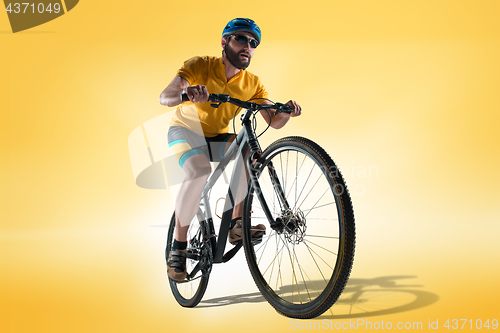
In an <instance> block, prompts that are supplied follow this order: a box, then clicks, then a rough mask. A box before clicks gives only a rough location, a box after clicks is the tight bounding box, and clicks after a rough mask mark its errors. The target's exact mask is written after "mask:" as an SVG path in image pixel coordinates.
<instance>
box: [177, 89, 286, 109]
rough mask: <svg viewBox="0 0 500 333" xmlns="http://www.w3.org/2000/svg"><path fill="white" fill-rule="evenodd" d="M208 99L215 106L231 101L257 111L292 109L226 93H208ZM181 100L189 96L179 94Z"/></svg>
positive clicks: (187, 99)
mask: <svg viewBox="0 0 500 333" xmlns="http://www.w3.org/2000/svg"><path fill="white" fill-rule="evenodd" d="M208 100H209V101H210V102H212V104H210V105H211V106H212V107H214V108H217V107H219V105H220V104H221V103H231V104H234V105H236V106H239V107H241V108H243V109H249V110H252V111H259V110H266V109H274V110H275V114H278V113H280V112H285V113H292V112H293V110H292V109H291V108H290V107H289V106H288V105H286V104H283V103H272V104H265V105H262V104H257V103H255V102H250V101H242V100H240V99H237V98H233V97H231V96H229V95H226V94H210V95H209V96H208ZM181 101H182V102H187V101H189V98H188V96H187V94H186V93H182V94H181Z"/></svg>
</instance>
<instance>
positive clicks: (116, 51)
mask: <svg viewBox="0 0 500 333" xmlns="http://www.w3.org/2000/svg"><path fill="white" fill-rule="evenodd" d="M499 13H500V2H498V1H451V0H450V1H448V0H446V1H427V0H425V1H390V0H382V1H371V0H370V1H368V0H366V1H300V2H299V1H290V2H278V1H260V0H257V1H252V2H228V1H224V2H223V1H219V0H215V1H210V2H203V3H201V2H200V3H198V2H185V1H177V2H175V1H159V0H151V1H143V2H140V1H127V0H124V1H108V2H106V1H96V0H83V1H80V3H79V4H78V5H77V6H76V7H75V8H74V9H73V10H72V11H71V12H69V13H67V14H65V15H64V16H62V17H60V18H58V19H56V20H54V21H51V22H48V23H46V24H44V25H41V26H38V27H36V28H33V29H31V30H27V31H25V32H20V33H16V34H12V33H11V32H10V26H9V22H8V19H7V14H6V13H3V14H2V13H0V66H1V67H0V110H1V131H0V136H1V141H0V142H1V175H2V177H1V189H2V191H1V198H0V199H1V201H0V202H1V212H2V215H1V229H0V244H1V245H0V265H1V275H0V282H1V294H0V301H1V304H0V306H1V308H0V309H1V312H0V332H139V331H143V332H170V331H173V330H174V329H176V328H177V329H181V328H184V329H185V330H189V331H198V330H203V331H213V332H215V331H216V330H219V329H222V330H223V331H235V330H238V331H241V332H254V331H256V330H258V331H261V332H276V331H277V330H280V331H282V330H283V331H287V330H290V321H289V319H288V318H285V317H282V316H280V315H278V314H277V313H276V312H275V311H274V310H272V308H271V307H270V306H269V305H268V304H267V303H266V302H264V301H263V300H262V298H261V297H259V294H258V292H257V289H256V287H255V285H254V284H253V281H252V279H251V276H250V274H249V272H248V269H247V268H246V263H245V259H244V256H243V254H242V253H239V254H238V256H237V258H236V259H234V260H233V261H231V262H229V263H227V264H224V265H218V266H215V267H214V270H213V274H212V276H211V280H210V282H209V287H208V290H207V293H206V295H205V297H204V300H205V302H202V303H201V304H200V305H199V306H198V307H197V308H195V309H184V308H181V307H180V306H179V305H177V303H176V302H175V300H174V299H173V297H172V295H171V293H170V290H169V287H168V283H167V279H166V276H165V268H164V259H163V255H162V252H163V246H164V241H165V233H166V228H165V227H164V225H165V224H166V222H167V221H168V219H169V217H170V214H171V212H172V202H171V199H170V195H169V194H168V192H167V191H160V190H145V189H141V188H139V187H137V186H136V185H135V183H134V179H133V176H132V171H131V165H130V160H129V154H128V147H127V138H128V135H129V134H130V133H131V132H132V130H133V129H134V128H136V127H138V126H140V125H141V124H142V123H144V122H145V121H147V120H149V119H151V118H153V117H156V116H158V115H160V114H162V113H164V112H167V111H170V109H168V108H165V107H162V106H160V105H159V104H158V96H159V94H160V92H161V91H162V90H163V88H164V87H165V86H166V85H167V84H168V83H169V82H170V80H171V78H172V77H173V75H174V74H175V71H176V69H177V68H178V67H179V66H180V65H181V64H182V62H183V61H184V60H185V59H187V58H189V57H191V56H194V55H206V54H207V55H218V54H220V42H219V41H220V35H221V31H222V28H223V26H224V24H225V23H226V22H227V21H229V20H230V19H232V18H234V17H237V16H244V17H245V16H246V17H251V18H253V19H254V20H256V22H257V23H258V24H259V25H260V27H261V29H262V31H263V37H262V44H261V46H259V48H258V49H257V50H256V52H255V56H254V58H253V60H252V64H251V66H250V70H251V71H252V72H254V73H256V74H257V75H259V76H260V77H261V79H262V81H263V82H264V84H265V85H266V88H267V89H268V91H269V93H270V97H271V98H272V99H274V100H277V101H283V102H285V101H286V100H288V99H295V100H297V101H298V102H299V103H300V104H301V105H302V108H303V110H304V113H303V116H302V117H301V118H300V119H294V120H292V121H291V122H290V123H289V125H287V126H286V127H285V128H284V129H282V130H280V131H274V132H269V134H266V135H265V136H264V137H263V140H262V143H263V146H265V145H267V144H269V143H270V142H272V140H274V139H275V138H277V137H280V136H287V135H301V136H305V137H308V138H311V139H313V140H315V141H317V142H318V143H320V144H321V145H322V146H323V147H324V148H325V149H326V150H327V151H328V152H329V153H330V155H332V157H333V158H334V160H335V161H336V162H337V164H339V165H340V167H341V168H342V170H343V171H344V175H345V178H346V180H347V183H348V185H349V187H350V189H351V192H352V198H353V204H354V209H355V215H356V223H357V247H356V257H355V263H354V268H353V271H352V274H351V282H350V283H349V285H348V287H347V289H346V293H345V294H344V295H343V297H344V299H343V301H342V299H341V300H340V301H339V302H338V304H336V305H334V306H333V307H332V309H331V311H329V312H327V313H325V315H324V316H323V317H320V318H319V319H318V320H322V319H328V320H334V321H335V322H337V321H338V322H344V321H346V320H347V321H349V319H352V320H356V319H359V318H364V319H369V320H371V321H373V322H375V321H378V322H380V321H381V320H383V321H384V322H388V321H390V322H393V323H396V322H413V321H421V322H423V324H424V328H425V327H427V325H428V321H429V319H431V320H432V321H435V320H439V324H440V325H441V326H442V324H444V321H445V320H446V319H453V318H457V319H460V318H463V319H473V320H474V323H475V320H476V319H482V320H483V322H484V321H486V319H490V320H491V319H493V318H496V319H500V318H499V317H500V315H499V305H498V299H499V298H500V291H499V288H498V280H499V278H500V268H499V267H500V266H499V265H498V262H499V259H500V255H499V245H498V235H499V231H500V228H499V224H498V222H499V217H500V209H499V203H500V200H499V199H500V195H499V194H500V191H499V190H498V187H499V186H500V174H499V173H498V164H499V162H500V158H499V156H500V154H499V149H498V144H499V142H500V131H499V130H500V94H499V92H498V91H499V88H500V62H499V59H500V20H498V14H499ZM363 170H364V171H363ZM369 170H371V173H369V172H368V171H369ZM360 287H362V289H363V290H366V291H367V292H365V294H364V295H363V296H361V297H360V298H358V300H357V301H356V302H351V303H350V301H349V299H350V298H349V297H350V294H351V295H352V294H353V291H355V290H358V289H356V288H360ZM401 295H403V296H401ZM405 304H406V305H407V306H406V307H405ZM408 304H409V305H408ZM207 327H208V329H207ZM441 329H444V328H441Z"/></svg>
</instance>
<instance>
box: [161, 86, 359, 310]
mask: <svg viewBox="0 0 500 333" xmlns="http://www.w3.org/2000/svg"><path fill="white" fill-rule="evenodd" d="M184 99H187V97H184ZM209 101H210V102H212V104H211V105H212V106H213V107H218V106H219V105H220V104H221V103H231V104H234V105H236V106H238V107H239V108H242V109H244V113H243V115H242V116H241V124H242V129H241V131H240V132H239V133H238V134H237V136H236V139H235V140H234V141H233V142H232V144H231V145H230V147H229V148H228V149H227V151H226V153H225V154H224V157H223V158H222V160H221V161H220V163H219V164H218V166H217V167H216V168H215V170H214V171H213V172H212V174H211V176H210V178H209V179H208V181H207V184H206V185H205V187H204V189H203V191H202V195H201V202H200V208H199V210H198V212H197V214H196V216H195V217H194V220H193V221H192V222H191V224H190V227H189V231H188V238H187V239H188V248H187V259H186V269H187V273H188V275H187V277H186V279H185V280H184V281H181V282H176V281H174V280H171V279H169V283H170V287H171V289H172V292H173V295H174V297H175V299H176V300H177V302H178V303H179V304H180V305H182V306H184V307H194V306H196V305H197V304H198V303H199V302H200V301H201V299H202V297H203V295H204V293H205V290H206V288H207V284H208V279H209V275H210V272H211V269H212V265H213V264H217V263H224V262H227V261H228V260H230V259H231V258H233V257H234V255H235V254H236V253H237V252H238V251H239V250H240V248H241V247H243V248H244V251H245V257H246V260H247V263H248V267H249V268H250V272H251V274H252V277H253V279H254V281H255V283H256V285H257V287H258V289H259V290H260V292H261V293H262V295H263V296H264V298H265V299H266V300H267V301H268V302H269V303H270V304H271V305H272V306H273V307H274V308H275V309H276V310H277V311H278V312H279V313H281V314H283V315H285V316H288V317H293V318H301V319H306V318H314V317H317V316H319V315H321V314H322V313H324V312H325V311H327V310H328V309H329V308H330V307H331V306H332V305H333V304H334V303H335V302H336V301H337V299H338V298H339V296H340V294H341V293H342V291H343V289H344V287H345V285H346V283H347V280H348V278H349V274H350V271H351V267H352V264H353V259H354V247H355V225H354V212H353V208H352V203H351V199H350V196H349V192H348V190H347V187H346V185H345V182H344V180H343V178H342V175H341V174H340V171H339V170H338V168H337V166H336V165H335V163H334V162H333V160H332V159H331V158H330V156H329V155H328V154H327V153H326V152H325V151H324V150H323V149H322V148H321V147H320V146H319V145H317V144H316V143H314V142H313V141H311V140H308V139H306V138H303V137H298V136H291V137H285V138H282V139H279V140H277V141H275V142H274V143H272V144H271V145H270V146H269V147H268V148H267V149H265V150H264V151H262V149H261V148H260V144H259V142H258V136H257V134H256V133H255V128H254V125H255V124H254V122H255V116H256V114H257V113H259V112H260V110H266V111H267V112H275V113H279V112H288V113H290V112H292V110H291V109H290V108H289V107H288V106H287V105H285V104H282V103H271V104H265V105H264V104H257V103H256V102H253V101H251V100H250V101H242V100H239V99H236V98H232V97H230V96H229V95H224V94H210V96H209ZM238 110H239V109H238ZM264 132H265V131H264ZM232 159H235V162H234V168H233V171H232V174H231V179H230V183H229V188H228V192H227V195H226V201H225V204H224V213H223V214H222V217H221V223H220V228H219V232H218V235H216V233H215V227H214V223H213V219H212V213H211V212H212V210H211V207H210V203H209V198H210V193H211V189H212V187H213V186H214V184H215V182H216V181H217V179H218V178H219V177H220V176H221V175H222V174H223V172H224V170H225V168H226V167H227V166H228V163H229V162H230V161H231V160H232ZM244 166H246V170H247V171H246V172H247V174H248V179H249V180H248V185H247V186H248V187H247V192H246V193H247V194H246V197H245V199H244V206H243V207H244V208H243V217H242V227H243V236H242V238H243V239H242V240H240V241H238V243H237V244H236V245H233V247H232V248H231V249H230V250H228V251H227V252H226V251H225V249H226V243H227V237H228V232H229V224H230V221H231V217H232V212H233V208H232V207H234V205H235V202H234V201H235V194H234V193H233V192H234V191H232V190H231V189H234V188H237V184H239V178H240V175H241V174H244V172H242V170H244V169H243V168H244ZM251 222H254V223H259V224H264V225H265V226H266V233H265V235H263V236H262V237H260V238H258V239H252V235H251V232H250V227H251ZM174 230H175V213H174V215H173V216H172V219H171V222H170V227H169V230H168V235H167V244H166V250H165V256H166V259H168V256H169V252H170V250H171V247H172V242H173V237H174V236H173V235H174Z"/></svg>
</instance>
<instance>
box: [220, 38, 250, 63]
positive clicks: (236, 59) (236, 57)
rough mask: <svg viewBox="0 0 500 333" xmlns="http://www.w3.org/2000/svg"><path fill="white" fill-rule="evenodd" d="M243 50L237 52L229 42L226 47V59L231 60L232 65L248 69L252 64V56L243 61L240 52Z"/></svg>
mask: <svg viewBox="0 0 500 333" xmlns="http://www.w3.org/2000/svg"><path fill="white" fill-rule="evenodd" d="M242 52H243V50H242V51H240V52H239V53H236V51H234V50H233V49H232V48H231V46H230V45H229V43H227V44H226V47H225V48H224V53H226V59H227V60H228V61H229V63H230V64H231V65H233V66H234V67H236V68H238V69H246V68H247V67H248V66H249V65H250V58H248V61H241V60H240V53H242Z"/></svg>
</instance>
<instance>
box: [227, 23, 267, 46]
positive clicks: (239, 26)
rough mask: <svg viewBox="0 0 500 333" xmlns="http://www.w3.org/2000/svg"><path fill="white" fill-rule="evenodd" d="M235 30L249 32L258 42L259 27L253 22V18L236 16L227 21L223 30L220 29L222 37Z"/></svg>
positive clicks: (259, 36)
mask: <svg viewBox="0 0 500 333" xmlns="http://www.w3.org/2000/svg"><path fill="white" fill-rule="evenodd" d="M237 31H240V32H248V33H251V34H252V35H253V36H254V37H255V39H257V41H258V42H259V44H260V38H261V32H260V28H259V27H258V26H257V24H255V22H254V21H253V20H251V19H248V18H242V17H238V18H235V19H234V20H231V21H229V23H228V24H227V25H226V27H225V28H224V31H222V38H224V37H226V36H229V35H232V34H234V33H235V32H237Z"/></svg>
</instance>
